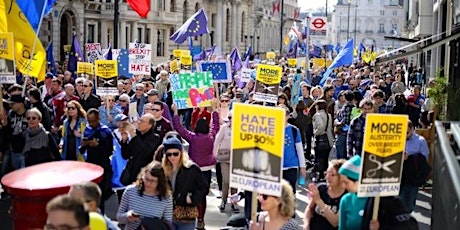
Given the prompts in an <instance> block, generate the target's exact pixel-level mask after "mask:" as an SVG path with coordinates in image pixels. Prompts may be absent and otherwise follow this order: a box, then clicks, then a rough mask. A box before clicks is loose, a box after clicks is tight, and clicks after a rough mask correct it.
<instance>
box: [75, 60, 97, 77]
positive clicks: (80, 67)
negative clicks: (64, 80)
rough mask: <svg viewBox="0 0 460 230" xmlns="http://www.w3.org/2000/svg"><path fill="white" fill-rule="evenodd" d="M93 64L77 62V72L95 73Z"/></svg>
mask: <svg viewBox="0 0 460 230" xmlns="http://www.w3.org/2000/svg"><path fill="white" fill-rule="evenodd" d="M93 67H94V66H93V64H92V63H89V62H77V73H86V74H91V75H93V74H94V68H93Z"/></svg>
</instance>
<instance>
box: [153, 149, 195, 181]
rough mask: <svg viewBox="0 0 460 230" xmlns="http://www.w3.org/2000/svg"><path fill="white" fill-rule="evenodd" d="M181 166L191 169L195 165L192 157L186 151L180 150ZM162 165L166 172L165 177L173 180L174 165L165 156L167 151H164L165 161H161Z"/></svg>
mask: <svg viewBox="0 0 460 230" xmlns="http://www.w3.org/2000/svg"><path fill="white" fill-rule="evenodd" d="M180 153H181V154H180V159H179V161H180V163H179V164H180V165H182V166H184V167H186V168H190V166H192V165H193V164H194V163H193V161H192V160H190V157H189V156H188V153H187V152H185V151H184V150H180ZM161 164H162V166H163V170H164V171H165V175H166V177H167V178H171V173H172V171H173V165H172V164H171V162H170V161H169V160H168V157H167V156H166V154H165V151H164V150H163V159H162V160H161Z"/></svg>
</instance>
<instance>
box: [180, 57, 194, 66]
mask: <svg viewBox="0 0 460 230" xmlns="http://www.w3.org/2000/svg"><path fill="white" fill-rule="evenodd" d="M180 64H181V65H192V56H190V55H181V56H180Z"/></svg>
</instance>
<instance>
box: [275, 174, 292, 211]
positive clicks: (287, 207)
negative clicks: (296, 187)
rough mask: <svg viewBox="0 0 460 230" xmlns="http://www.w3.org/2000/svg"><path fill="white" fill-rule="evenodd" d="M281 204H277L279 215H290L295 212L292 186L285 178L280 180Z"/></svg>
mask: <svg viewBox="0 0 460 230" xmlns="http://www.w3.org/2000/svg"><path fill="white" fill-rule="evenodd" d="M280 199H281V204H280V206H279V211H280V215H281V216H284V217H291V216H293V215H294V212H295V197H294V192H293V191H292V186H291V185H290V184H289V182H287V181H286V180H284V179H283V180H281V197H280Z"/></svg>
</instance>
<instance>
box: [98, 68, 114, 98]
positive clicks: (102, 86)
mask: <svg viewBox="0 0 460 230" xmlns="http://www.w3.org/2000/svg"><path fill="white" fill-rule="evenodd" d="M95 69H96V76H97V78H96V94H98V95H101V96H104V95H118V89H117V83H118V82H117V78H118V67H117V61H116V60H96V61H95Z"/></svg>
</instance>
